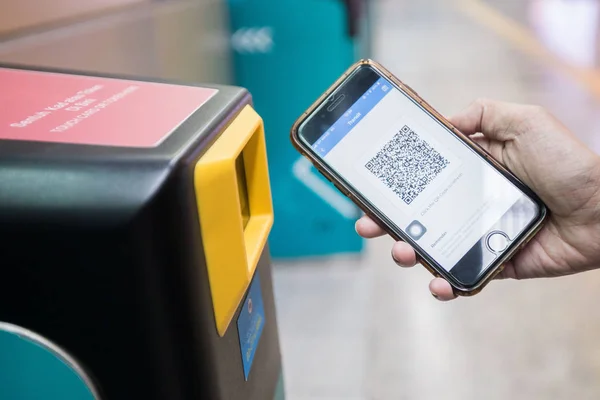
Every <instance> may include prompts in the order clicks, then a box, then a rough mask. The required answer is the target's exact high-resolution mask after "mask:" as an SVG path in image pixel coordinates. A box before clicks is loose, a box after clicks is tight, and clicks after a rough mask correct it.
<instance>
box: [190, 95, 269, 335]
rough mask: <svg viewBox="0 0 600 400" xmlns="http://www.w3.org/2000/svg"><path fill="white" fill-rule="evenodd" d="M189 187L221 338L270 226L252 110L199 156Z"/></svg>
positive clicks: (257, 121) (260, 133)
mask: <svg viewBox="0 0 600 400" xmlns="http://www.w3.org/2000/svg"><path fill="white" fill-rule="evenodd" d="M240 157H242V159H243V168H239V160H240ZM236 162H238V168H236ZM240 174H243V175H244V176H240ZM244 178H245V185H244ZM194 186H195V189H196V202H197V204H198V215H199V217H200V229H201V232H202V243H203V245H204V255H205V258H206V267H207V269H208V278H209V283H210V290H211V294H212V301H213V308H214V313H215V322H216V326H217V331H218V332H219V335H220V336H223V335H225V332H226V331H227V328H228V327H229V324H230V323H231V320H232V319H233V316H234V314H235V311H236V309H237V307H238V305H239V304H240V302H241V301H242V298H243V297H244V293H245V292H246V290H247V289H248V285H249V284H250V281H251V280H252V277H253V275H254V271H255V269H256V265H257V264H258V260H259V258H260V256H261V254H262V252H263V249H264V248H265V245H266V243H267V238H268V236H269V233H270V232H271V227H272V226H273V205H272V201H271V186H270V183H269V171H268V166H267V151H266V146H265V134H264V128H263V122H262V119H261V118H260V116H259V115H258V114H257V113H256V111H254V109H253V108H252V107H251V106H249V105H248V106H246V107H244V109H242V111H241V112H240V113H239V114H238V116H237V117H236V118H235V119H234V120H233V121H232V122H231V124H230V125H229V126H228V127H227V129H225V131H224V132H223V133H222V134H221V136H220V137H219V138H218V139H217V140H216V141H215V142H214V143H213V145H212V146H211V147H210V148H209V149H208V150H207V151H206V153H205V154H204V155H203V156H202V157H200V159H199V160H198V162H197V163H196V167H195V170H194ZM244 186H245V188H244ZM244 189H245V190H244Z"/></svg>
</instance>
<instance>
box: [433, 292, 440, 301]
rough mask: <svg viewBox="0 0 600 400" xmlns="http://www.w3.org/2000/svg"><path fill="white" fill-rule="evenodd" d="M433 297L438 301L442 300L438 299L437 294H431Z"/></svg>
mask: <svg viewBox="0 0 600 400" xmlns="http://www.w3.org/2000/svg"><path fill="white" fill-rule="evenodd" d="M431 295H432V296H433V297H435V298H436V299H438V300H439V299H440V298H439V297H438V295H437V294H435V293H431Z"/></svg>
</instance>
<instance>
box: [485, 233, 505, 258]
mask: <svg viewBox="0 0 600 400" xmlns="http://www.w3.org/2000/svg"><path fill="white" fill-rule="evenodd" d="M509 242H510V240H509V239H508V236H507V235H506V234H505V233H504V232H500V231H495V232H491V233H490V234H489V235H488V237H487V240H486V244H487V248H488V249H489V250H490V251H491V252H492V253H500V252H502V251H504V250H505V249H506V248H507V247H508V243H509Z"/></svg>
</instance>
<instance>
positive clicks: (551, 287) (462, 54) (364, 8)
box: [0, 0, 600, 400]
mask: <svg viewBox="0 0 600 400" xmlns="http://www.w3.org/2000/svg"><path fill="white" fill-rule="evenodd" d="M599 18H600V3H599V2H598V1H595V0H412V1H411V0H278V1H274V0H86V1H77V0H54V1H52V2H49V1H36V0H20V1H16V0H4V1H2V2H0V62H10V63H17V64H24V65H33V66H46V67H57V68H64V69H71V70H85V71H91V72H102V73H116V74H121V75H132V76H144V77H155V78H162V79H175V80H178V81H182V82H199V83H218V84H234V85H239V86H244V87H247V88H248V89H249V90H250V91H251V93H252V94H253V97H254V102H255V106H256V108H257V110H258V112H259V113H260V114H261V115H262V116H263V118H264V120H265V126H266V131H267V133H266V135H267V146H268V152H269V163H270V168H271V179H272V186H273V199H274V205H275V218H276V222H275V226H274V230H273V234H272V235H271V239H270V248H271V252H272V255H273V258H274V272H275V278H274V279H275V291H276V305H277V309H278V317H279V329H280V336H281V342H282V352H283V360H284V374H285V380H286V391H287V396H288V398H289V399H293V400H300V399H322V400H334V399H355V400H359V399H385V400H387V399H437V398H443V399H461V400H465V399H490V400H492V399H598V398H600V379H599V378H600V346H598V345H597V340H598V339H597V338H598V337H599V336H600V310H599V308H597V307H596V305H595V301H597V297H596V295H597V293H598V288H599V287H600V275H599V272H590V273H586V274H582V275H579V276H574V277H567V278H561V279H553V280H540V281H521V282H515V281H503V282H495V283H493V284H492V285H491V286H490V287H489V288H487V289H486V290H485V291H484V292H483V293H481V294H480V295H478V296H476V297H475V298H467V299H459V300H457V301H454V302H451V303H444V304H442V303H439V302H437V301H435V300H434V299H433V298H432V296H431V295H430V294H429V291H428V289H427V284H428V282H429V279H430V275H429V274H428V273H427V272H426V271H425V270H424V269H423V268H414V269H412V270H409V271H403V270H400V269H399V268H397V267H395V265H394V264H393V262H392V260H391V258H390V249H391V241H390V240H389V239H387V238H382V239H379V240H374V241H371V242H369V243H364V242H363V241H362V240H360V239H359V238H358V237H357V236H356V234H355V233H354V228H353V226H354V221H355V219H356V218H357V217H358V215H359V213H358V211H357V210H356V208H355V207H354V206H353V205H352V204H351V203H349V202H348V201H347V200H346V199H345V198H343V197H342V196H341V195H339V194H338V193H337V192H336V191H335V190H334V189H333V188H332V187H331V186H330V185H329V184H327V183H326V182H325V181H324V180H322V179H321V178H320V177H319V176H318V175H317V174H316V172H315V171H314V170H313V169H312V168H311V167H310V165H309V164H308V163H306V162H305V161H304V160H302V159H301V158H299V156H298V155H297V154H296V153H295V151H294V150H293V149H292V148H291V145H290V144H289V139H288V132H289V128H290V126H291V124H292V123H293V121H294V119H295V118H296V117H297V116H298V115H299V114H300V113H301V112H302V111H304V109H305V108H306V107H307V106H308V105H310V104H311V103H312V101H314V99H315V98H316V97H318V96H319V95H320V93H321V92H322V91H323V90H324V89H326V88H327V87H328V85H329V84H330V83H331V82H332V81H333V80H334V79H335V78H337V76H339V74H340V73H341V72H343V71H344V70H345V69H346V68H347V67H348V66H349V65H350V64H351V63H352V62H353V61H354V60H356V59H358V58H361V57H372V58H374V59H376V60H377V61H379V62H381V63H382V64H383V65H384V66H386V67H387V68H388V69H390V70H391V71H392V72H393V73H394V74H396V75H397V76H398V77H399V78H400V79H401V80H403V81H405V82H407V83H409V84H410V85H411V86H412V87H413V88H415V89H416V90H418V92H419V93H420V94H421V96H422V97H424V98H425V99H426V100H428V101H429V102H430V103H431V104H432V105H433V106H434V107H435V108H437V109H438V110H439V111H440V112H442V113H443V114H446V115H451V114H452V113H454V112H457V111H458V110H460V109H461V108H463V107H465V106H466V105H468V103H469V102H471V101H472V100H474V99H475V98H477V97H482V96H483V97H491V98H497V99H502V100H507V101H514V102H524V103H536V104H541V105H543V106H545V107H547V108H548V109H549V110H551V111H552V112H553V113H555V114H556V115H557V116H558V117H559V118H560V119H561V120H562V121H563V122H564V123H565V124H566V125H567V126H568V127H569V128H571V129H572V130H573V131H574V132H575V133H576V134H577V135H579V136H580V137H581V138H582V139H583V140H584V141H585V142H586V143H587V144H588V145H590V146H591V147H592V148H594V149H595V150H596V151H598V150H600V136H598V135H597V134H596V132H597V130H598V125H599V124H600V103H599V102H598V101H599V99H600V69H599V68H600V67H599V65H600V59H599V54H600V42H599V39H600V33H599V32H600V29H599V25H598V24H599ZM1 89H2V88H0V90H1ZM557 166H558V167H559V166H560V160H557Z"/></svg>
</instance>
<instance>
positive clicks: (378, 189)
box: [291, 60, 548, 295]
mask: <svg viewBox="0 0 600 400" xmlns="http://www.w3.org/2000/svg"><path fill="white" fill-rule="evenodd" d="M291 139H292V143H293V144H294V146H295V147H296V149H297V150H298V151H299V152H300V153H301V154H303V155H304V156H305V157H307V158H308V159H310V161H311V162H312V163H313V165H314V166H315V167H316V168H317V170H319V171H320V172H321V173H322V174H323V175H324V176H325V177H326V178H327V179H328V180H329V181H331V182H332V183H333V184H334V185H335V186H336V187H337V188H338V189H339V190H340V191H341V192H342V193H344V194H345V195H346V196H347V197H348V198H350V199H351V200H352V201H353V202H355V203H356V204H357V205H358V206H359V207H360V208H361V209H362V210H363V211H364V212H365V213H366V214H367V215H369V216H370V217H371V218H373V219H374V220H375V221H376V222H377V223H378V224H379V225H380V226H381V227H382V228H383V229H385V230H386V231H387V232H388V234H390V235H391V236H392V237H393V238H394V239H396V240H403V241H405V242H408V243H409V244H410V245H411V246H413V248H414V249H415V251H416V253H417V257H418V261H419V262H420V263H421V264H422V265H423V266H425V267H426V268H427V269H428V270H429V271H430V272H431V273H432V274H434V275H435V276H438V277H442V278H444V279H446V280H447V281H448V282H450V284H451V285H452V287H453V289H454V291H455V293H456V294H457V295H473V294H475V293H478V292H479V291H480V290H481V289H483V287H484V286H485V285H486V284H487V283H488V282H489V281H490V280H491V279H492V278H493V277H494V276H495V275H496V274H498V273H499V272H500V271H501V270H502V267H503V265H504V264H505V263H506V262H507V261H508V260H509V259H510V257H511V256H512V255H514V254H515V252H516V251H517V250H519V249H520V248H521V247H523V246H524V245H525V244H526V243H527V242H528V241H529V240H530V239H531V238H532V237H533V236H534V235H535V234H536V233H537V231H538V230H539V229H540V228H541V226H542V225H543V223H544V221H545V220H546V217H547V214H548V211H547V208H546V206H545V205H544V204H543V202H542V201H541V200H540V199H539V198H538V197H537V196H536V195H535V193H533V191H532V190H530V189H529V188H528V187H527V186H526V185H525V184H523V183H522V182H521V181H520V180H519V179H517V178H516V177H515V176H514V175H513V174H511V173H510V172H509V171H508V170H507V169H506V168H504V167H503V166H502V165H501V164H499V163H498V162H497V161H496V160H494V159H493V158H492V157H491V156H490V155H489V154H488V153H487V152H485V151H484V150H483V149H482V148H481V147H479V146H478V145H477V144H476V143H475V142H473V141H472V140H471V139H470V138H468V137H467V136H466V135H463V134H462V133H461V132H459V131H458V130H457V129H456V128H454V127H453V126H452V124H451V123H450V122H449V121H447V120H446V119H445V118H444V117H443V116H442V115H440V114H439V113H438V112H437V111H435V110H434V109H433V108H432V107H431V106H430V105H429V104H427V103H426V102H425V101H424V100H423V99H421V97H420V96H419V95H418V94H417V93H416V92H415V91H414V90H413V89H411V88H410V87H409V86H407V85H405V84H404V83H402V82H401V81H400V80H398V79H397V78H396V77H394V76H393V75H392V74H391V73H389V72H388V71H387V70H386V69H385V68H384V67H382V66H381V65H380V64H378V63H376V62H374V61H371V60H361V61H359V62H358V63H356V64H354V65H353V66H352V67H351V68H350V69H349V70H348V71H346V72H345V73H344V74H343V75H342V77H340V78H339V79H338V80H337V82H335V83H334V84H333V86H331V87H330V88H329V89H328V90H327V91H326V92H325V93H324V94H323V95H322V96H321V97H320V98H319V99H318V100H317V101H316V102H315V103H314V104H313V105H312V106H311V107H310V108H309V109H308V110H307V111H306V112H304V114H302V116H301V117H300V118H299V119H298V120H297V121H296V123H295V124H294V126H293V127H292V131H291Z"/></svg>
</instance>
